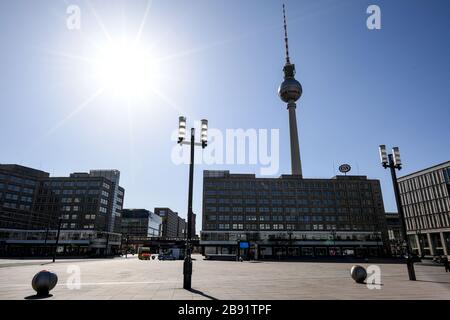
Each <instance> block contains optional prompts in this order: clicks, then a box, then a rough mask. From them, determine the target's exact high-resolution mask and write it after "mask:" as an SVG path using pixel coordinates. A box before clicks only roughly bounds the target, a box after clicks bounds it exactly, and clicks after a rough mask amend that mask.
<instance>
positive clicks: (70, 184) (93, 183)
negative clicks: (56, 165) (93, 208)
mask: <svg viewBox="0 0 450 320" xmlns="http://www.w3.org/2000/svg"><path fill="white" fill-rule="evenodd" d="M43 185H44V186H45V187H100V186H101V185H102V182H101V181H98V180H97V181H45V182H43ZM103 187H104V188H107V189H109V184H107V183H103Z"/></svg>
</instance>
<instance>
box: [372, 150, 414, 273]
mask: <svg viewBox="0 0 450 320" xmlns="http://www.w3.org/2000/svg"><path fill="white" fill-rule="evenodd" d="M379 151H380V159H381V165H382V166H383V168H385V169H387V168H390V169H391V177H392V184H393V186H394V194H395V201H396V203H397V210H398V215H399V219H400V224H401V230H402V236H403V239H404V240H403V241H404V242H405V247H406V254H407V259H406V266H407V268H408V275H409V280H416V273H415V271H414V261H413V259H412V251H411V246H410V244H409V241H408V237H407V234H406V222H405V214H404V212H403V207H402V202H401V198H400V190H399V187H398V182H397V174H396V172H395V169H397V170H401V169H402V162H401V160H400V150H399V148H398V147H394V148H392V153H391V154H389V155H388V154H387V152H386V146H385V145H380V148H379Z"/></svg>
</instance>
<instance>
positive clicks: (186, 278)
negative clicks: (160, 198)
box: [183, 128, 195, 290]
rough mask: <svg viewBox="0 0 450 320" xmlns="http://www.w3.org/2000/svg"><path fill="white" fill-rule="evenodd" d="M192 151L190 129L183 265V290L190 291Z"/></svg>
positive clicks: (192, 132) (192, 133)
mask: <svg viewBox="0 0 450 320" xmlns="http://www.w3.org/2000/svg"><path fill="white" fill-rule="evenodd" d="M194 151H195V129H194V128H191V160H190V164H189V196H188V214H187V228H188V230H187V232H186V235H187V237H186V254H185V257H184V264H183V288H184V289H186V290H191V282H192V281H191V280H192V259H191V244H190V241H191V236H192V235H191V229H192V227H191V225H192V195H193V188H194Z"/></svg>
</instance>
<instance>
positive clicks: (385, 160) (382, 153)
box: [378, 144, 389, 168]
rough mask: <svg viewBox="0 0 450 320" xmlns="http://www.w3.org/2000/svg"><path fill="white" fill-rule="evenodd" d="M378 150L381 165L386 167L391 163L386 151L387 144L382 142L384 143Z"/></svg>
mask: <svg viewBox="0 0 450 320" xmlns="http://www.w3.org/2000/svg"><path fill="white" fill-rule="evenodd" d="M378 150H379V152H380V160H381V165H382V166H383V167H385V168H386V167H387V165H388V163H389V160H388V156H387V152H386V146H385V145H384V144H382V145H380V147H379V148H378Z"/></svg>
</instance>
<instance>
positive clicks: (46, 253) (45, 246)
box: [44, 223, 49, 256]
mask: <svg viewBox="0 0 450 320" xmlns="http://www.w3.org/2000/svg"><path fill="white" fill-rule="evenodd" d="M48 229H49V224H48V223H47V229H46V230H45V240H44V252H45V256H47V255H48V248H47V240H48V231H49V230H48Z"/></svg>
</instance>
